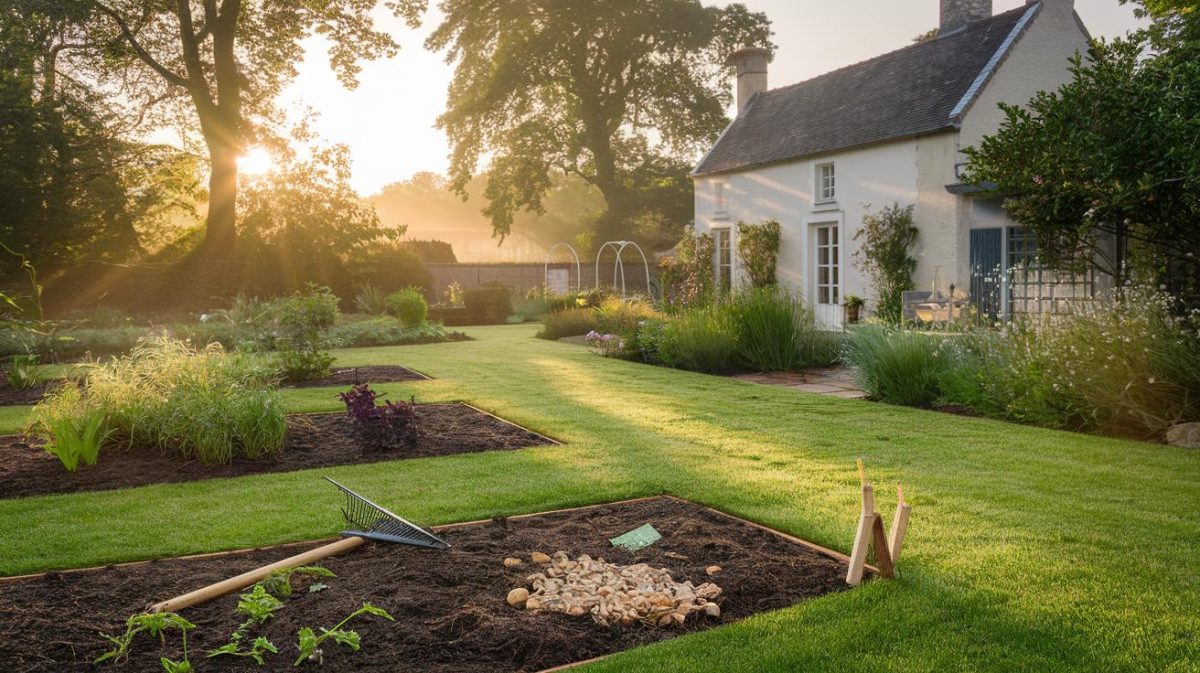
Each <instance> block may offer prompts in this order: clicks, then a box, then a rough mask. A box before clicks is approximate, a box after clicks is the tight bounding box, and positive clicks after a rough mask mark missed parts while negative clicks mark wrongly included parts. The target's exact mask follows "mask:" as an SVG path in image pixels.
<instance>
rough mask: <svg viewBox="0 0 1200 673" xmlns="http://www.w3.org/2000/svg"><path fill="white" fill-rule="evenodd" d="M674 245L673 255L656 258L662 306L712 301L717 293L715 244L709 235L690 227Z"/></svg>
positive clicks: (670, 307)
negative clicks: (714, 263)
mask: <svg viewBox="0 0 1200 673" xmlns="http://www.w3.org/2000/svg"><path fill="white" fill-rule="evenodd" d="M676 249H677V251H678V252H677V253H676V255H675V256H674V257H663V258H662V259H661V260H659V283H660V284H661V285H662V288H663V305H664V307H665V310H669V311H678V310H682V309H684V308H686V307H688V306H700V305H705V304H708V303H711V302H712V300H713V299H714V298H715V297H716V280H715V278H714V271H715V270H714V268H713V255H714V254H715V250H716V248H715V244H714V242H713V238H712V236H710V235H708V234H697V233H696V232H695V230H693V229H691V228H689V229H687V231H686V232H684V235H683V238H682V239H680V241H679V244H678V245H677V246H676Z"/></svg>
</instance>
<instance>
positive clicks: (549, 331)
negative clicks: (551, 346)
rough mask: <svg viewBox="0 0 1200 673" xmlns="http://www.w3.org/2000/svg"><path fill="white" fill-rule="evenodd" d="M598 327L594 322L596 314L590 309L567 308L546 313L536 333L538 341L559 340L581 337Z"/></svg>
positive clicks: (597, 322) (595, 321)
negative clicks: (540, 327)
mask: <svg viewBox="0 0 1200 673" xmlns="http://www.w3.org/2000/svg"><path fill="white" fill-rule="evenodd" d="M599 327H600V323H599V321H597V320H596V312H595V311H594V310H592V309H590V308H569V309H566V310H563V311H556V312H554V313H547V314H546V315H544V316H542V329H541V330H540V331H538V333H537V336H538V338H539V339H551V340H554V339H561V338H563V337H569V336H582V335H584V334H587V333H588V332H591V331H592V330H595V329H598V328H599Z"/></svg>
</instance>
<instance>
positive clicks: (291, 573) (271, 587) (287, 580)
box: [258, 566, 337, 598]
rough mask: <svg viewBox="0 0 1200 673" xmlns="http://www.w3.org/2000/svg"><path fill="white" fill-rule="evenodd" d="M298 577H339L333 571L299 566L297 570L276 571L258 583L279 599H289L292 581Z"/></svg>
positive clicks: (318, 567) (319, 567)
mask: <svg viewBox="0 0 1200 673" xmlns="http://www.w3.org/2000/svg"><path fill="white" fill-rule="evenodd" d="M296 577H309V578H316V577H326V578H328V577H337V575H335V574H333V571H331V570H329V569H328V568H323V567H321V566H299V567H297V568H284V569H282V570H276V571H275V572H273V573H271V574H270V575H269V576H267V578H266V579H264V580H262V581H260V582H259V583H258V585H259V586H262V587H263V588H264V589H266V590H267V591H268V592H270V593H271V594H272V595H274V596H278V597H279V598H287V597H289V596H291V595H292V591H293V587H292V579H293V578H296Z"/></svg>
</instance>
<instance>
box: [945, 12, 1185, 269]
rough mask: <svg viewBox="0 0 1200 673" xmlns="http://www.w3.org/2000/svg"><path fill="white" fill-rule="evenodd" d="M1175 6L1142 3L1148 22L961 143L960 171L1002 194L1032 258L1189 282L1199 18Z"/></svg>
mask: <svg viewBox="0 0 1200 673" xmlns="http://www.w3.org/2000/svg"><path fill="white" fill-rule="evenodd" d="M1182 4H1184V3H1178V2H1174V3H1170V2H1166V1H1164V2H1156V3H1152V5H1153V6H1152V7H1149V10H1150V13H1151V16H1153V17H1154V24H1153V25H1152V26H1151V27H1150V28H1148V29H1146V30H1142V31H1138V32H1136V33H1134V34H1132V35H1131V36H1130V37H1128V38H1127V39H1118V40H1114V41H1112V42H1103V41H1097V42H1096V43H1094V45H1093V48H1092V49H1091V53H1090V54H1089V56H1088V57H1087V58H1086V59H1085V58H1079V59H1077V60H1076V61H1075V63H1074V64H1073V67H1072V79H1071V81H1070V82H1068V83H1067V84H1065V85H1063V86H1062V87H1061V88H1059V89H1058V90H1057V91H1054V92H1043V93H1039V94H1038V95H1037V96H1035V97H1034V98H1033V100H1031V101H1030V102H1029V103H1028V104H1027V105H1025V106H1015V105H1004V106H1002V107H1003V110H1004V115H1005V118H1004V121H1003V123H1002V124H1001V126H1000V128H999V130H998V131H997V132H996V133H995V134H993V135H991V136H990V137H987V138H985V139H984V140H983V141H982V142H981V144H980V145H979V147H976V148H971V149H968V150H967V155H968V157H969V159H970V164H969V166H968V170H967V173H966V175H965V176H964V177H965V179H966V180H968V181H972V182H975V183H978V184H990V185H994V191H995V192H996V193H999V194H1003V195H1006V202H1005V207H1006V209H1007V211H1008V212H1009V214H1010V215H1011V216H1012V217H1013V218H1014V219H1016V220H1017V221H1018V222H1020V223H1022V224H1023V225H1025V226H1026V227H1028V228H1030V229H1031V230H1032V231H1033V233H1034V234H1035V235H1036V237H1037V242H1038V249H1039V259H1040V261H1041V262H1042V263H1044V264H1047V265H1049V266H1051V267H1054V268H1058V269H1063V270H1072V271H1076V270H1079V269H1081V268H1083V267H1085V266H1088V265H1094V266H1097V267H1099V268H1100V270H1102V271H1104V272H1106V273H1109V274H1111V275H1113V276H1115V277H1116V278H1117V279H1118V280H1123V279H1125V278H1127V277H1128V275H1129V274H1130V273H1131V272H1133V273H1139V274H1140V275H1143V276H1150V277H1151V278H1154V279H1156V280H1158V281H1162V282H1169V283H1170V284H1172V285H1173V289H1175V290H1176V291H1180V292H1194V291H1195V290H1196V289H1197V283H1200V226H1197V223H1198V222H1200V152H1198V151H1197V148H1198V147H1200V123H1198V120H1200V40H1197V39H1196V36H1198V35H1200V30H1197V25H1198V24H1197V21H1198V19H1200V17H1198V16H1197V12H1195V11H1191V10H1190V9H1188V10H1187V11H1179V10H1178V9H1176V8H1174V6H1175V5H1182ZM1187 4H1189V5H1190V4H1192V3H1187Z"/></svg>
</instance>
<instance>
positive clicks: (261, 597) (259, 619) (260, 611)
mask: <svg viewBox="0 0 1200 673" xmlns="http://www.w3.org/2000/svg"><path fill="white" fill-rule="evenodd" d="M289 586H291V585H290V584H289ZM281 607H283V601H281V600H279V599H278V598H276V597H275V596H273V595H271V592H269V591H268V590H267V588H266V586H264V585H263V584H262V583H261V582H260V583H258V584H255V585H254V587H253V588H252V589H251V590H250V591H249V592H247V593H244V594H241V595H239V596H238V602H237V608H235V610H236V611H237V612H238V613H239V614H242V615H245V616H246V622H245V623H244V624H243V625H242V626H243V627H250V626H256V625H258V624H263V623H265V622H267V621H268V620H270V619H271V618H272V617H274V616H275V611H276V610H278V609H279V608H281ZM239 630H242V629H241V628H239Z"/></svg>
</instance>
